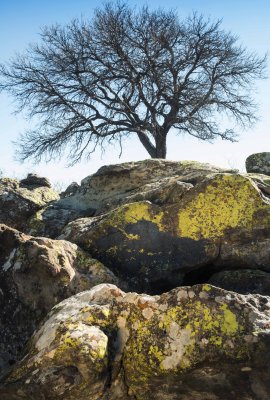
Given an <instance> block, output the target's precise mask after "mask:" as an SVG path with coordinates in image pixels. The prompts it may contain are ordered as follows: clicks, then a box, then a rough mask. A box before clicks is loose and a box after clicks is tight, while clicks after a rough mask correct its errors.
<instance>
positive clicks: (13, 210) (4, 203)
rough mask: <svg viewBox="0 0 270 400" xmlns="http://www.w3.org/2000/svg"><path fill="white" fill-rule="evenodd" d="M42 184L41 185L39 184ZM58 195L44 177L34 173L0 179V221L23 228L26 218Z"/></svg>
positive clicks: (56, 198) (24, 227)
mask: <svg viewBox="0 0 270 400" xmlns="http://www.w3.org/2000/svg"><path fill="white" fill-rule="evenodd" d="M41 185H43V186H41ZM58 199H59V195H58V193H57V192H55V191H54V190H53V189H52V188H51V187H50V184H49V182H48V180H47V179H46V178H40V177H38V176H36V175H31V176H28V178H26V179H23V180H22V181H18V180H16V179H9V178H2V179H0V223H3V224H6V225H9V226H11V227H12V228H15V229H19V230H25V229H26V227H27V222H28V219H29V218H30V217H31V216H32V215H34V214H35V213H36V212H37V211H38V210H40V209H41V208H43V207H44V206H45V205H46V204H48V203H50V202H52V201H54V200H58Z"/></svg>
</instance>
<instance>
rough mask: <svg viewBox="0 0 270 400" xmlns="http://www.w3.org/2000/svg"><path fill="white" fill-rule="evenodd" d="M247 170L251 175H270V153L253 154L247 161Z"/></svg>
mask: <svg viewBox="0 0 270 400" xmlns="http://www.w3.org/2000/svg"><path fill="white" fill-rule="evenodd" d="M246 170H247V172H249V173H258V174H265V175H270V152H264V153H254V154H251V155H250V156H249V157H248V158H247V159H246Z"/></svg>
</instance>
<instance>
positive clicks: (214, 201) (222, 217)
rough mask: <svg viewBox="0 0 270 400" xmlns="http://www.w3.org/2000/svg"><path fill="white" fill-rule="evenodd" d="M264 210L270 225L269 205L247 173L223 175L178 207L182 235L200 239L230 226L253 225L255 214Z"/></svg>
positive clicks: (248, 226)
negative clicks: (242, 174) (245, 175)
mask: <svg viewBox="0 0 270 400" xmlns="http://www.w3.org/2000/svg"><path fill="white" fill-rule="evenodd" d="M258 211H265V212H266V217H265V219H264V222H265V224H267V226H270V224H269V220H270V219H269V216H270V206H269V204H267V203H265V202H264V201H263V200H262V198H261V196H260V193H259V192H258V190H257V189H256V187H255V186H254V185H253V183H252V182H251V181H250V180H249V179H247V178H246V177H244V176H241V175H231V174H227V175H225V174H220V175H217V176H215V178H213V179H212V180H211V182H209V183H208V184H207V185H206V187H205V189H204V191H202V192H201V193H198V194H197V195H196V196H195V197H193V198H192V199H191V200H190V201H188V202H187V203H186V204H184V205H183V208H181V209H180V210H179V213H178V218H179V234H180V236H181V237H188V238H191V239H195V240H199V239H202V238H205V239H208V238H215V237H220V236H222V235H223V234H224V232H225V230H226V229H230V228H241V227H244V228H252V226H253V224H254V222H255V221H254V216H255V214H256V213H257V212H258Z"/></svg>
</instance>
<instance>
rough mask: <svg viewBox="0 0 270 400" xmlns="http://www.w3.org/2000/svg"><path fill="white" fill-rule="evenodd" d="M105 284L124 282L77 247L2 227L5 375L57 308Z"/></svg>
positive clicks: (0, 325)
mask: <svg viewBox="0 0 270 400" xmlns="http://www.w3.org/2000/svg"><path fill="white" fill-rule="evenodd" d="M103 282H111V283H116V284H119V280H118V279H117V278H116V277H115V276H114V275H113V274H112V273H111V272H110V271H109V270H108V269H107V268H106V267H105V266H104V265H102V264H101V263H100V262H99V261H97V260H95V259H92V258H91V257H90V256H89V255H88V254H86V253H85V252H84V251H83V250H81V249H79V248H78V246H77V245H75V244H73V243H69V242H67V241H64V240H52V239H48V238H42V237H39V238H34V237H31V236H27V235H25V234H23V233H20V232H19V231H16V230H14V229H12V228H9V227H7V226H5V225H0V376H1V374H2V373H3V372H4V371H5V369H6V368H7V367H8V366H9V365H11V364H12V363H14V362H15V361H16V360H17V358H18V357H19V355H20V354H21V351H22V350H23V347H24V345H25V343H26V342H27V340H28V339H29V337H30V336H31V334H32V333H33V331H34V329H35V328H36V327H37V325H38V323H39V322H40V321H41V319H42V318H44V316H45V315H46V314H47V313H48V312H49V311H50V310H51V308H52V307H53V306H54V305H55V304H57V303H58V302H59V301H61V300H63V299H64V298H66V297H69V296H71V295H73V294H75V293H79V292H81V291H83V290H86V289H89V288H91V287H93V286H95V285H97V284H99V283H103ZM0 397H1V396H0Z"/></svg>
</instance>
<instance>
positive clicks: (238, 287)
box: [208, 269, 270, 296]
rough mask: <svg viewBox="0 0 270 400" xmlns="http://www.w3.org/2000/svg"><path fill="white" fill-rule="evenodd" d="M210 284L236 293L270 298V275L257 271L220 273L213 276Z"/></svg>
mask: <svg viewBox="0 0 270 400" xmlns="http://www.w3.org/2000/svg"><path fill="white" fill-rule="evenodd" d="M208 282H209V283H210V284H211V285H214V286H218V287H221V288H223V289H226V290H232V291H234V292H236V293H242V294H248V293H258V294H261V295H264V296H270V273H269V272H265V271H260V270H257V269H237V270H225V271H220V272H217V273H215V274H213V275H212V276H211V278H210V279H209V281H208Z"/></svg>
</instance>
